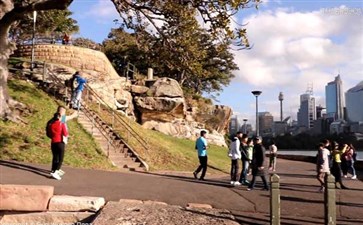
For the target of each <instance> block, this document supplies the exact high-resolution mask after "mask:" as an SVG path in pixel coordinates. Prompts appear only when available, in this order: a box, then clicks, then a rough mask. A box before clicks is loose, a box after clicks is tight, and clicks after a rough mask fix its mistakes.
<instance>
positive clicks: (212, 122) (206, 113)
mask: <svg viewBox="0 0 363 225" xmlns="http://www.w3.org/2000/svg"><path fill="white" fill-rule="evenodd" d="M232 114H233V112H232V109H231V108H230V107H228V106H224V105H207V106H204V107H202V108H194V112H193V118H194V119H195V120H196V121H198V122H199V123H204V124H206V128H207V129H209V130H215V131H217V132H218V133H221V134H226V133H227V132H228V126H229V121H230V119H231V116H232Z"/></svg>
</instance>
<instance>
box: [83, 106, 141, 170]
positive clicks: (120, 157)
mask: <svg viewBox="0 0 363 225" xmlns="http://www.w3.org/2000/svg"><path fill="white" fill-rule="evenodd" d="M84 111H85V110H83V111H80V112H79V115H78V122H79V123H80V124H81V125H82V127H83V128H84V129H85V130H86V131H87V132H88V133H90V134H91V135H92V136H93V138H94V139H95V140H96V141H97V143H99V145H100V146H101V149H102V151H103V152H104V153H105V155H107V157H108V158H109V159H110V161H111V162H112V163H113V165H114V166H116V167H118V168H119V169H121V170H123V169H128V170H131V171H144V170H145V166H144V165H143V163H142V162H141V161H140V159H139V158H138V157H137V156H136V155H135V154H134V153H133V152H132V151H131V149H130V148H129V147H128V146H127V145H125V143H124V142H123V140H122V139H121V138H120V137H119V136H118V135H117V134H115V133H114V132H113V131H112V129H110V128H109V127H108V126H107V125H106V124H102V123H103V122H102V121H101V120H100V119H99V118H98V117H97V115H92V113H91V114H90V115H89V116H87V113H85V112H84ZM92 119H93V120H94V121H92ZM96 120H98V121H99V122H100V123H99V124H97V125H95V124H96ZM99 126H103V127H104V128H105V129H100V128H99ZM112 136H113V137H114V138H112Z"/></svg>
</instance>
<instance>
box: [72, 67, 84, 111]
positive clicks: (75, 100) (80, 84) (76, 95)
mask: <svg viewBox="0 0 363 225" xmlns="http://www.w3.org/2000/svg"><path fill="white" fill-rule="evenodd" d="M74 81H76V82H77V87H76V88H75V90H72V101H71V107H72V108H73V109H79V108H80V107H81V99H82V92H83V89H84V86H85V85H86V83H87V80H86V79H85V78H83V77H81V75H80V74H79V72H78V71H77V72H76V73H75V74H73V77H72V79H71V84H72V85H73V83H74Z"/></svg>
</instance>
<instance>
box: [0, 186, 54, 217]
mask: <svg viewBox="0 0 363 225" xmlns="http://www.w3.org/2000/svg"><path fill="white" fill-rule="evenodd" d="M53 192H54V187H51V186H34V185H7V184H2V185H0V211H1V210H7V211H46V210H47V207H48V203H49V199H50V198H51V197H52V196H53Z"/></svg>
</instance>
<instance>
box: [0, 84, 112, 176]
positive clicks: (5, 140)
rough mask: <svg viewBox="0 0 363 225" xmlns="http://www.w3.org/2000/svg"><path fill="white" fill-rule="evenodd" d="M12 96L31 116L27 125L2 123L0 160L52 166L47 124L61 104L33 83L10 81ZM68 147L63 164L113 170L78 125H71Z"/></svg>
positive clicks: (27, 119)
mask: <svg viewBox="0 0 363 225" xmlns="http://www.w3.org/2000/svg"><path fill="white" fill-rule="evenodd" d="M8 86H9V92H10V96H12V97H13V98H14V99H15V100H18V101H20V102H22V103H25V104H26V105H27V106H28V107H29V109H30V113H28V114H29V115H28V116H26V117H25V118H24V119H25V120H26V121H27V122H28V125H24V124H15V123H12V122H4V121H1V120H0V159H13V160H18V161H26V162H34V163H42V164H50V162H51V158H52V156H51V155H52V154H51V151H50V139H49V138H48V137H46V136H45V124H46V122H47V121H48V120H49V119H50V118H51V117H52V115H53V113H54V112H55V110H56V108H57V106H58V104H57V102H55V101H54V100H53V99H52V98H50V97H49V96H48V95H47V94H45V93H44V92H43V91H41V90H39V89H37V88H36V87H35V86H34V85H33V84H32V83H28V82H26V81H22V80H15V79H14V80H9V82H8ZM68 127H69V131H70V140H69V144H68V145H67V146H66V153H65V158H64V164H65V165H69V166H74V167H82V168H93V169H114V167H113V166H112V164H111V163H110V162H109V161H108V160H107V159H106V157H105V156H104V155H103V154H102V153H101V150H100V148H99V146H98V145H97V144H96V143H95V142H94V141H93V139H92V138H91V136H90V135H89V134H88V133H86V131H85V130H83V129H82V128H81V126H80V125H79V124H78V123H77V122H76V121H70V122H68Z"/></svg>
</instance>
